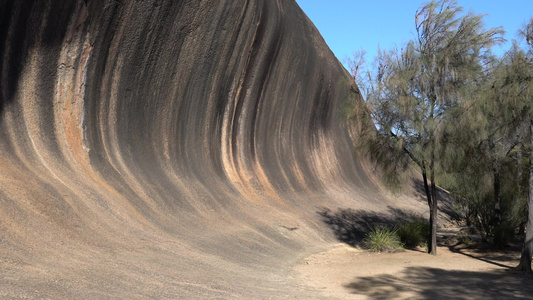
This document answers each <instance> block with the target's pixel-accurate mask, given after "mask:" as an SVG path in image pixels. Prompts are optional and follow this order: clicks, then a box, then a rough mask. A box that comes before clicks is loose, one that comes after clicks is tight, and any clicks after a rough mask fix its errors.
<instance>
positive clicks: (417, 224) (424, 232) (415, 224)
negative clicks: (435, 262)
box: [398, 218, 429, 248]
mask: <svg viewBox="0 0 533 300" xmlns="http://www.w3.org/2000/svg"><path fill="white" fill-rule="evenodd" d="M428 234H429V224H428V223H427V222H426V221H425V220H424V219H422V218H414V219H411V220H408V221H405V222H403V223H401V224H400V227H399V228H398V236H399V237H400V241H401V242H402V243H403V244H404V245H405V247H408V248H414V247H417V246H425V245H426V244H427V237H428Z"/></svg>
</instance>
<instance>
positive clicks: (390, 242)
mask: <svg viewBox="0 0 533 300" xmlns="http://www.w3.org/2000/svg"><path fill="white" fill-rule="evenodd" d="M363 245H364V246H365V248H366V249H368V250H370V251H376V252H383V251H394V250H400V249H402V248H403V246H402V242H401V241H400V238H399V236H398V232H397V230H394V229H391V228H389V227H383V226H382V227H374V229H372V230H371V231H370V232H368V233H367V234H366V235H365V240H364V243H363Z"/></svg>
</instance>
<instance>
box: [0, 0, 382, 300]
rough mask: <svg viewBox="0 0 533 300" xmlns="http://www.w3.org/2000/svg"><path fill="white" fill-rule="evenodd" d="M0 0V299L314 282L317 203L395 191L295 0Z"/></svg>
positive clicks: (244, 291)
mask: <svg viewBox="0 0 533 300" xmlns="http://www.w3.org/2000/svg"><path fill="white" fill-rule="evenodd" d="M0 3H1V10H0V56H1V60H0V75H1V78H0V79H1V81H0V110H1V115H0V118H1V119H0V207H1V209H0V257H2V259H3V260H4V261H2V262H1V263H0V269H1V272H2V274H3V276H2V277H1V278H0V297H8V298H9V297H29V298H41V297H49V298H78V299H81V298H87V299H89V298H93V299H94V298H109V297H111V298H130V299H131V298H139V297H150V298H176V297H178V296H179V297H182V298H212V297H221V298H235V297H244V298H248V297H258V298H265V297H273V298H281V297H285V296H287V295H293V296H294V297H296V298H298V297H300V298H302V299H309V298H313V297H320V296H319V294H317V293H316V292H315V291H310V290H306V289H305V288H303V287H302V286H300V284H299V283H298V281H297V280H296V279H294V278H293V279H291V277H292V276H293V274H291V271H290V270H291V269H290V266H291V264H294V263H296V262H297V259H298V258H299V257H301V255H303V254H305V253H310V252H311V251H315V250H316V249H320V247H324V245H326V244H327V243H330V242H333V241H334V238H333V237H332V234H331V232H330V231H329V229H328V228H327V227H326V226H325V225H324V224H323V223H321V220H320V217H319V216H318V215H317V213H316V212H317V211H318V210H319V209H320V208H321V207H331V208H336V207H347V206H352V207H363V206H372V205H373V206H376V207H378V206H379V205H380V201H385V200H377V199H385V197H382V196H381V194H380V193H379V192H378V189H377V188H376V185H375V183H374V180H373V179H372V176H370V175H369V174H368V172H367V171H365V170H367V168H365V167H364V166H366V165H367V164H366V163H365V161H364V160H361V159H358V158H357V156H356V155H355V152H354V148H353V144H352V143H353V138H354V135H353V134H352V135H350V133H349V131H348V126H346V125H344V123H345V122H343V121H344V120H345V119H346V117H345V115H344V114H343V111H342V110H343V106H344V105H345V104H346V101H347V100H349V99H351V101H361V100H360V98H357V97H358V95H356V94H354V93H353V92H351V89H350V86H351V84H352V83H351V82H352V81H351V79H350V76H349V75H348V74H347V72H346V71H345V69H344V68H343V67H342V66H341V64H340V63H339V62H338V60H337V59H336V58H335V57H334V55H333V54H332V52H331V51H330V50H329V49H328V47H327V46H326V44H325V42H324V40H323V39H322V37H321V36H320V34H319V33H318V31H317V30H316V29H315V27H314V26H313V25H312V23H311V22H310V21H309V19H308V18H307V17H306V16H305V14H304V13H303V12H302V11H301V10H300V8H299V7H298V6H297V4H296V3H295V1H293V0H242V1H233V0H227V1H225V0H220V1H203V0H176V1H161V0H145V1H118V0H102V1H96V0H86V1H80V0H78V1H71V0H68V1H67V0H65V1H57V0H53V1H52V0H49V1H44V0H43V1H33V0H17V1H11V0H3V1H1V2H0ZM382 204H383V205H386V203H385V202H383V203H382Z"/></svg>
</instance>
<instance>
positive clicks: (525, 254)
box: [516, 119, 533, 273]
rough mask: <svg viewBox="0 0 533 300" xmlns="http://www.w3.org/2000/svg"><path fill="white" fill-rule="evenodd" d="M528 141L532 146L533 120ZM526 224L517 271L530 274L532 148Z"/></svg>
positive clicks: (531, 250) (532, 218)
mask: <svg viewBox="0 0 533 300" xmlns="http://www.w3.org/2000/svg"><path fill="white" fill-rule="evenodd" d="M529 130H530V131H529V139H530V143H531V146H533V119H530V120H529ZM527 211H528V213H527V216H528V217H527V224H526V237H525V239H524V247H523V248H522V257H520V264H519V265H518V266H517V267H516V269H517V270H520V271H524V272H528V273H531V257H532V256H533V148H532V149H530V150H529V191H528V194H527Z"/></svg>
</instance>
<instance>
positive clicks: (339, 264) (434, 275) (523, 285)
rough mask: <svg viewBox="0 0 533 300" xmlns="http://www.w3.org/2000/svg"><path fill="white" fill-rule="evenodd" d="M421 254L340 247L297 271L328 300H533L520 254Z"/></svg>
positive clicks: (532, 279) (462, 251) (308, 260)
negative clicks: (520, 269) (516, 268)
mask: <svg viewBox="0 0 533 300" xmlns="http://www.w3.org/2000/svg"><path fill="white" fill-rule="evenodd" d="M437 252H438V256H436V257H435V256H431V255H428V254H426V253H423V252H422V251H413V250H406V251H403V252H398V253H369V252H366V251H362V250H359V249H355V248H352V247H349V246H347V245H344V244H338V245H336V246H335V247H334V248H333V249H332V250H330V251H327V252H322V253H318V254H314V255H312V256H309V257H307V258H305V259H304V260H303V261H302V263H301V264H300V265H298V266H297V267H296V271H297V273H298V274H299V275H300V276H301V279H302V280H303V281H305V282H306V284H308V285H309V286H310V287H313V288H316V289H319V290H322V292H323V294H324V298H327V299H331V298H339V299H531V297H533V276H531V275H524V274H521V273H517V272H514V271H512V270H511V268H512V267H514V266H516V265H517V264H518V260H519V253H517V252H506V251H502V252H487V251H482V250H470V249H464V248H448V247H439V248H438V251H437Z"/></svg>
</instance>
